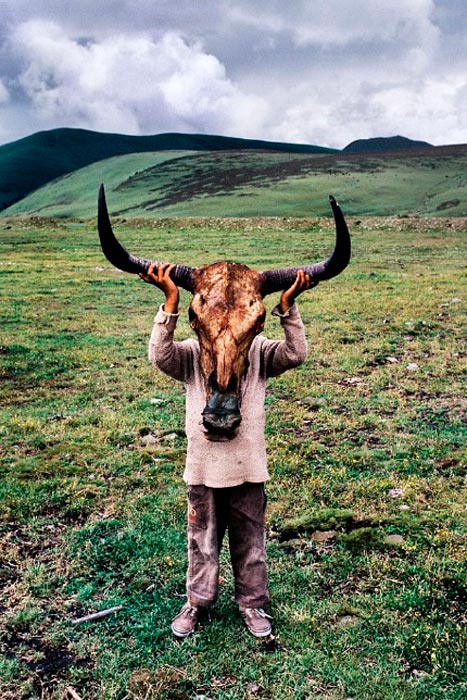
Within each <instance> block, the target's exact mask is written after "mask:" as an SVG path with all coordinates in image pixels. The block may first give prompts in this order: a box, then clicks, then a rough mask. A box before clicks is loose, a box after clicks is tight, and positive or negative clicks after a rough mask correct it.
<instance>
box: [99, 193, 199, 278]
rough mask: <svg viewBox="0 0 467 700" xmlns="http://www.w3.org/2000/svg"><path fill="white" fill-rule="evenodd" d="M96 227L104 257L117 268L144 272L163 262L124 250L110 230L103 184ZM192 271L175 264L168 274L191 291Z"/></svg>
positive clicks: (190, 268)
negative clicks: (139, 256)
mask: <svg viewBox="0 0 467 700" xmlns="http://www.w3.org/2000/svg"><path fill="white" fill-rule="evenodd" d="M97 228H98V231H99V238H100V241H101V246H102V250H103V252H104V255H105V257H106V258H107V260H108V261H109V262H111V263H112V265H114V266H115V267H117V268H118V269H119V270H123V271H124V272H132V273H135V274H137V273H138V272H143V273H146V272H147V271H148V268H149V266H150V265H152V264H155V265H156V271H157V268H158V267H160V266H161V265H162V264H163V263H161V262H155V263H154V261H152V260H146V259H145V258H138V257H137V256H136V255H131V253H129V252H128V251H127V250H125V248H124V247H123V246H122V245H121V244H120V243H119V242H118V240H117V239H116V237H115V235H114V232H113V231H112V225H111V223H110V218H109V212H108V210H107V204H106V201H105V191H104V185H101V186H100V188H99V199H98V206H97ZM193 272H194V268H192V267H186V266H185V265H176V266H175V267H174V269H173V271H172V272H171V275H170V276H171V278H172V279H173V281H174V282H175V284H177V285H178V286H180V287H183V288H184V289H187V290H188V291H190V292H192V291H193V283H192V275H193Z"/></svg>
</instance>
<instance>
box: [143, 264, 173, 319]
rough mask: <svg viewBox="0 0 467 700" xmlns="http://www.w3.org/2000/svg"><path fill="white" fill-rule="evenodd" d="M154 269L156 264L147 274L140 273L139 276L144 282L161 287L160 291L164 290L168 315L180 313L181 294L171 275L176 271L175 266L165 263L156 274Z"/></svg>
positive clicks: (150, 267) (151, 266)
mask: <svg viewBox="0 0 467 700" xmlns="http://www.w3.org/2000/svg"><path fill="white" fill-rule="evenodd" d="M154 267H155V263H152V265H150V266H149V268H148V271H147V272H146V274H144V273H143V272H140V273H139V276H140V277H141V279H142V280H144V282H147V283H148V284H154V285H155V286H156V287H159V289H162V291H163V292H164V294H165V303H164V311H166V312H167V313H168V314H176V313H178V302H179V299H180V293H179V291H178V287H177V285H176V284H175V282H174V281H173V280H172V278H171V277H170V273H171V272H172V270H173V269H174V267H175V265H171V264H170V263H165V264H164V265H161V266H160V267H159V268H158V270H157V272H154Z"/></svg>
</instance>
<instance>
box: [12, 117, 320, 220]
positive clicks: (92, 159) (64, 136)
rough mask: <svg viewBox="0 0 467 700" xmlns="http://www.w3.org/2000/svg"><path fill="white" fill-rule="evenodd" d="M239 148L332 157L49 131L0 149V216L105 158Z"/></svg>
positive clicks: (236, 142) (256, 144) (226, 140)
mask: <svg viewBox="0 0 467 700" xmlns="http://www.w3.org/2000/svg"><path fill="white" fill-rule="evenodd" d="M239 148H242V149H262V150H266V151H268V150H271V149H273V150H275V151H288V152H292V153H332V152H333V149H330V148H322V147H320V146H311V145H307V144H291V143H278V142H271V141H261V140H255V139H242V138H233V137H228V136H211V135H209V134H155V135H153V136H127V135H124V134H109V133H99V132H97V131H89V130H86V129H68V128H61V129H51V130H50V131H40V132H38V133H36V134H31V136H26V138H23V139H19V140H18V141H13V142H11V143H7V144H4V145H2V146H0V211H1V210H2V209H5V208H7V207H9V206H11V205H12V204H14V203H15V202H17V201H19V200H21V199H23V198H24V197H25V196H26V195H28V194H29V193H30V192H33V191H34V190H37V189H38V188H39V187H42V186H43V185H45V184H46V183H48V182H51V181H52V180H55V179H57V178H60V177H62V176H66V175H67V174H68V173H71V172H73V171H75V170H78V169H80V168H84V167H86V166H88V165H90V164H91V163H96V162H97V161H102V160H105V159H107V158H112V157H115V156H121V155H124V154H126V155H127V154H134V153H145V152H148V151H207V150H209V151H216V150H221V151H229V150H232V149H239ZM143 162H144V159H143Z"/></svg>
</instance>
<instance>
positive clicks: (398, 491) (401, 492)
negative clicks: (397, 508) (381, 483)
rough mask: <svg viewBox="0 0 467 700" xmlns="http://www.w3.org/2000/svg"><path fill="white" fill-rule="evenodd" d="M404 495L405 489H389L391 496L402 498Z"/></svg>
mask: <svg viewBox="0 0 467 700" xmlns="http://www.w3.org/2000/svg"><path fill="white" fill-rule="evenodd" d="M403 495H404V489H389V491H388V496H389V498H400V497H401V496H403Z"/></svg>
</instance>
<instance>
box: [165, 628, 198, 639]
mask: <svg viewBox="0 0 467 700" xmlns="http://www.w3.org/2000/svg"><path fill="white" fill-rule="evenodd" d="M170 629H171V630H172V634H173V635H174V636H175V637H178V638H179V639H185V637H189V636H190V634H193V632H194V631H195V630H194V629H192V630H189V631H188V632H181V631H180V630H178V629H177V628H176V627H174V626H173V625H171V627H170Z"/></svg>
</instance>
